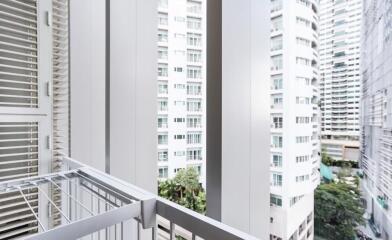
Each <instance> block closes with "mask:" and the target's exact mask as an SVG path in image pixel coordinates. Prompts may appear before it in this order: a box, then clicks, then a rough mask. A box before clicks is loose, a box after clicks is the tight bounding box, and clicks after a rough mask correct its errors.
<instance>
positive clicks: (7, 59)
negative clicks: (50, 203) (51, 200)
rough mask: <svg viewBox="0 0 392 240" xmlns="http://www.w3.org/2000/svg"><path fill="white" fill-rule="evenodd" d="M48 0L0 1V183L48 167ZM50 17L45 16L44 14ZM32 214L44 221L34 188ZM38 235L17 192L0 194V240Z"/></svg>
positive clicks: (43, 209)
mask: <svg viewBox="0 0 392 240" xmlns="http://www.w3.org/2000/svg"><path fill="white" fill-rule="evenodd" d="M51 2H52V0H39V1H38V0H1V1H0V182H2V181H8V180H12V179H18V178H23V177H29V176H35V175H37V174H38V173H46V172H48V171H49V170H50V168H51V163H50V162H51V159H52V152H51V150H52V149H50V147H51V146H52V145H53V144H51V141H52V139H53V137H52V135H51V132H52V122H51V119H52V108H51V106H52V97H53V96H52V95H50V94H49V93H50V91H48V90H49V88H50V87H51V86H52V85H51V84H52V80H51V79H52V76H51V73H52V66H51V58H52V51H53V49H52V44H51V39H52V28H51V26H49V24H48V22H47V19H46V18H47V16H46V13H49V12H51V11H52V4H51ZM47 15H48V16H50V15H49V14H47ZM24 194H25V195H26V198H27V200H28V201H29V203H30V205H31V206H32V208H33V210H34V212H35V214H37V215H38V216H40V215H41V216H45V215H46V214H45V213H46V212H47V210H46V208H47V206H46V202H43V200H42V199H41V198H40V196H39V194H38V192H37V189H32V190H30V191H29V192H27V191H25V192H24ZM37 231H38V227H37V221H36V219H35V217H34V214H33V212H32V211H31V210H30V208H29V207H28V205H27V204H26V203H24V201H23V198H22V196H21V195H20V193H18V192H15V193H3V194H0V240H3V239H15V238H19V237H23V236H26V235H28V234H31V233H34V232H37Z"/></svg>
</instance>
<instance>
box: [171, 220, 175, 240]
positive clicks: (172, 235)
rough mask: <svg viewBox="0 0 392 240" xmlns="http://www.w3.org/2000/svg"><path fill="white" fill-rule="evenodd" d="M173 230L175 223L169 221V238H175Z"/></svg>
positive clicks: (172, 239)
mask: <svg viewBox="0 0 392 240" xmlns="http://www.w3.org/2000/svg"><path fill="white" fill-rule="evenodd" d="M174 231H175V224H174V223H173V222H172V221H170V240H175V239H176V234H175V233H174Z"/></svg>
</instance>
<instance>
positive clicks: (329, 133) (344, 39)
mask: <svg viewBox="0 0 392 240" xmlns="http://www.w3.org/2000/svg"><path fill="white" fill-rule="evenodd" d="M361 11H362V0H351V1H331V0H321V1H320V101H321V111H322V114H321V115H322V116H321V120H322V121H321V135H322V140H321V144H322V149H323V151H325V152H326V153H327V154H328V155H329V156H331V157H332V158H334V159H337V160H340V159H343V160H354V161H357V160H358V158H359V101H360V86H361V83H360V70H359V60H360V49H359V48H360V35H361V33H360V32H361V15H362V13H361Z"/></svg>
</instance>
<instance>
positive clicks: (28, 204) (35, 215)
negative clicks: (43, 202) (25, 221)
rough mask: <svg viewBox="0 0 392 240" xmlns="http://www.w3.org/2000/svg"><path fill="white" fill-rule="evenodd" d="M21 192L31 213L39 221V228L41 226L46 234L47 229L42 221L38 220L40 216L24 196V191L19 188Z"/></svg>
mask: <svg viewBox="0 0 392 240" xmlns="http://www.w3.org/2000/svg"><path fill="white" fill-rule="evenodd" d="M19 192H20V194H21V195H22V197H23V199H24V200H25V202H26V204H27V206H29V208H30V211H31V212H32V213H33V215H34V217H35V219H36V220H37V222H38V224H39V226H40V227H41V228H42V230H43V231H44V232H45V231H46V229H45V227H44V225H43V224H42V222H41V220H40V219H39V218H38V216H37V214H36V213H35V211H34V209H33V208H32V207H31V205H30V203H29V201H28V200H27V198H26V196H25V195H24V193H23V191H22V189H20V188H19Z"/></svg>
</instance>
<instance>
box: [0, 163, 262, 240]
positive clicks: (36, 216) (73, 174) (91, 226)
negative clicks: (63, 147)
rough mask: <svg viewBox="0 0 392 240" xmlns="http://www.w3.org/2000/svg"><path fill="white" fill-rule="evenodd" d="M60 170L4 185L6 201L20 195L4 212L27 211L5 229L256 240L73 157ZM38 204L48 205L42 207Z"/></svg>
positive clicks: (32, 237) (59, 235) (39, 234)
mask: <svg viewBox="0 0 392 240" xmlns="http://www.w3.org/2000/svg"><path fill="white" fill-rule="evenodd" d="M61 166H62V167H61V171H59V172H54V173H50V174H44V175H38V176H35V177H30V178H22V179H16V180H10V181H4V182H1V183H0V196H1V197H2V200H4V198H3V197H4V196H13V195H17V197H14V199H16V200H17V202H15V201H12V202H11V201H8V202H4V203H3V204H2V209H7V208H17V209H21V208H25V214H24V215H23V216H20V217H19V218H18V219H17V220H15V219H12V218H10V217H8V216H7V215H4V216H3V217H4V218H3V220H2V223H3V225H2V226H1V229H4V228H7V227H15V226H17V225H19V227H18V228H14V229H16V230H14V231H20V237H23V239H26V240H27V239H28V240H46V239H59V240H60V239H64V240H69V239H112V240H122V239H175V238H181V239H233V240H234V239H249V240H252V239H255V240H256V238H255V237H253V236H251V235H248V234H246V233H243V232H241V231H239V230H236V229H234V228H231V227H229V226H227V225H225V224H222V223H220V222H218V221H216V220H213V219H211V218H208V217H206V216H204V215H201V214H198V213H196V212H194V211H192V210H189V209H187V208H184V207H182V206H179V205H177V204H175V203H173V202H170V201H168V200H166V199H163V198H161V197H158V196H156V195H154V194H152V193H149V192H147V191H145V190H143V189H141V188H138V187H136V186H134V185H132V184H130V183H127V182H125V181H122V180H120V179H117V178H115V177H113V176H110V175H108V174H105V173H103V172H101V171H99V170H97V169H94V168H92V167H89V166H87V165H85V164H82V163H80V162H78V161H75V160H73V159H71V158H68V157H63V158H62V160H61ZM32 192H34V193H36V194H35V195H32V194H31V193H32ZM53 195H56V197H55V198H53ZM10 199H11V198H10ZM37 201H39V205H43V206H47V207H46V208H39V209H38V208H37V207H36V206H37ZM4 224H5V225H4ZM141 233H143V234H141ZM6 234H7V233H2V234H1V236H0V237H6V236H5V235H6ZM8 234H10V233H8ZM11 235H12V233H11ZM142 236H143V237H142Z"/></svg>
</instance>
